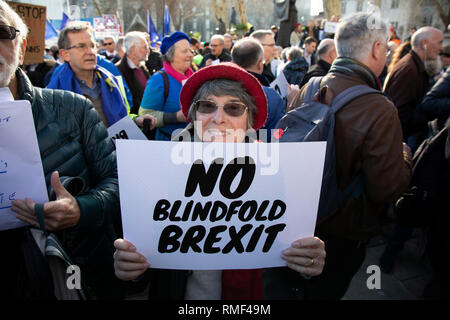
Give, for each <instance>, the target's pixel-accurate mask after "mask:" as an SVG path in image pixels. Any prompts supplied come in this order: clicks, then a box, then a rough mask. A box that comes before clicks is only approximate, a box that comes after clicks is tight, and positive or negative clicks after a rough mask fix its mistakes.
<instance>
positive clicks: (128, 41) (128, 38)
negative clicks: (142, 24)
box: [123, 31, 147, 53]
mask: <svg viewBox="0 0 450 320" xmlns="http://www.w3.org/2000/svg"><path fill="white" fill-rule="evenodd" d="M140 40H142V41H144V42H145V43H146V42H147V39H146V38H145V34H144V33H143V32H140V31H131V32H128V33H127V34H126V35H125V38H124V40H123V46H124V48H125V52H126V53H130V50H131V47H133V46H135V45H139V44H140Z"/></svg>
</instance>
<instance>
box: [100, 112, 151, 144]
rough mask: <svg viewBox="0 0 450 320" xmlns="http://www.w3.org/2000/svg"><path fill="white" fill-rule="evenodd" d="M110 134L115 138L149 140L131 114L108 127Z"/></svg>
mask: <svg viewBox="0 0 450 320" xmlns="http://www.w3.org/2000/svg"><path fill="white" fill-rule="evenodd" d="M108 136H109V137H110V138H111V139H113V140H116V139H129V140H147V137H146V136H145V135H144V134H143V133H142V131H141V130H140V129H139V128H138V126H137V125H136V124H135V123H134V121H133V120H131V118H130V117H129V116H125V117H123V118H122V119H120V120H119V121H117V122H116V123H114V124H113V125H112V126H110V127H109V128H108Z"/></svg>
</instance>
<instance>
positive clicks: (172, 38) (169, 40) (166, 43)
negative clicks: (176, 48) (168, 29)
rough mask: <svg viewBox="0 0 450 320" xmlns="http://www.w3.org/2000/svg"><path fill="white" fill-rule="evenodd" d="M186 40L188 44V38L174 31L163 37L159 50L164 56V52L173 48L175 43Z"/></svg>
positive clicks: (184, 34)
mask: <svg viewBox="0 0 450 320" xmlns="http://www.w3.org/2000/svg"><path fill="white" fill-rule="evenodd" d="M183 39H184V40H187V41H188V42H190V38H189V36H188V35H187V34H186V33H184V32H181V31H175V32H174V33H172V34H171V35H169V36H165V37H164V39H163V40H162V42H161V47H160V48H159V50H160V51H161V53H162V54H166V52H167V51H168V50H169V49H170V47H171V46H173V45H174V44H175V43H177V42H178V41H180V40H183Z"/></svg>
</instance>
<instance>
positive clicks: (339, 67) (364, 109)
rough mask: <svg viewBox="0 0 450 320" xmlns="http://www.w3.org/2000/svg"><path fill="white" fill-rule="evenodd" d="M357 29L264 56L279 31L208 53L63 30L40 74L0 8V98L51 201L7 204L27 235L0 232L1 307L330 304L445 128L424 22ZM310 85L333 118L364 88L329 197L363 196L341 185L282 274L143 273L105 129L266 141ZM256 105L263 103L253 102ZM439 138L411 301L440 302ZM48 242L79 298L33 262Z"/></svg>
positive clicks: (350, 21)
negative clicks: (131, 301)
mask: <svg viewBox="0 0 450 320" xmlns="http://www.w3.org/2000/svg"><path fill="white" fill-rule="evenodd" d="M370 19H374V17H373V16H372V15H370V14H363V13H360V14H355V15H353V16H351V17H349V18H347V19H341V20H339V19H338V18H337V17H333V19H332V21H333V22H339V25H338V28H337V30H336V33H335V34H329V33H325V32H324V31H323V23H321V22H313V21H310V22H308V24H307V25H306V26H303V25H302V24H301V23H297V24H295V26H293V30H292V33H291V36H290V41H291V43H290V45H291V46H290V47H287V48H281V47H278V46H277V45H276V37H277V31H278V28H277V27H276V26H272V27H271V28H270V29H268V30H252V32H249V33H248V34H247V35H246V36H245V37H242V38H241V39H237V37H236V35H231V34H225V35H220V34H216V35H213V36H212V37H211V38H210V39H206V40H207V41H206V42H201V41H199V39H195V38H192V37H189V36H188V35H186V34H185V33H183V32H181V31H176V32H174V33H172V34H170V35H168V36H166V37H164V39H162V42H161V43H159V44H158V46H157V47H155V46H152V43H151V41H150V37H149V35H148V34H147V33H145V32H139V31H131V32H129V33H127V34H125V35H124V36H123V37H120V38H119V39H116V38H114V37H106V38H104V39H99V40H98V41H97V40H96V39H95V38H94V33H93V30H92V28H91V27H90V26H88V25H86V24H84V23H81V22H71V23H70V24H69V25H68V26H66V27H65V28H64V29H63V30H62V31H61V32H60V34H59V39H58V45H57V46H54V47H52V48H50V49H49V50H48V52H47V53H46V56H45V60H44V62H43V63H41V64H38V65H33V66H23V65H22V62H23V59H24V53H25V48H26V39H27V32H28V28H27V26H26V25H25V24H24V23H23V21H22V20H21V19H20V17H19V16H18V15H17V14H16V13H15V12H14V11H13V10H12V9H11V8H10V7H9V6H8V4H6V2H4V1H3V0H0V28H1V30H0V35H1V38H0V58H1V60H0V75H1V79H0V88H3V87H8V88H9V90H10V91H11V94H12V96H13V97H14V99H16V100H28V101H30V103H31V106H32V113H33V118H34V123H35V128H36V133H37V139H38V144H39V148H40V152H41V157H42V163H43V168H44V175H45V179H46V184H47V186H48V188H49V194H53V197H50V201H49V202H48V203H45V204H44V205H41V204H36V203H34V202H33V201H32V200H30V199H17V200H14V201H13V203H12V210H13V211H14V212H16V213H17V217H18V218H19V219H20V220H22V221H24V222H27V223H29V224H30V227H24V228H16V229H11V230H6V231H0V243H1V247H2V250H1V256H2V257H1V259H0V281H1V282H2V284H3V285H2V289H1V290H0V296H2V297H3V296H4V297H6V298H11V297H13V298H16V299H55V298H56V299H79V298H86V297H88V298H95V299H123V298H125V297H126V296H127V294H129V293H130V292H134V291H135V290H136V288H138V289H139V290H142V289H143V288H144V287H146V286H148V285H149V286H150V291H149V298H156V299H158V298H159V299H164V298H167V299H169V298H172V299H262V298H269V299H298V298H300V299H311V300H315V299H322V300H323V299H325V300H335V299H341V298H342V297H343V296H344V294H345V292H346V291H347V289H348V287H349V284H350V282H351V280H352V279H353V277H354V275H355V274H356V272H357V271H358V269H359V268H360V267H361V265H362V263H363V261H364V258H365V254H366V246H367V244H368V242H369V240H370V239H371V238H372V237H373V236H375V235H376V234H378V233H379V232H380V227H381V224H382V223H383V221H384V219H386V216H387V215H388V212H390V209H392V208H394V207H395V204H396V202H397V200H399V199H400V198H401V197H404V194H405V192H407V191H408V189H409V188H410V187H411V186H412V182H414V170H413V169H414V164H415V162H414V161H415V158H413V155H414V153H415V152H419V151H420V150H421V146H422V145H423V143H424V141H425V142H426V141H427V140H428V139H430V137H433V133H434V134H436V133H437V132H440V131H443V130H444V131H445V130H447V131H448V130H450V129H449V122H450V120H449V116H450V83H449V81H450V78H449V69H448V67H449V65H450V46H448V45H447V46H444V45H443V42H444V34H443V32H442V31H441V30H438V29H436V28H433V27H430V26H424V27H421V28H418V29H414V30H413V32H412V34H411V36H410V38H408V39H405V41H404V42H402V41H401V40H400V39H399V38H398V36H397V34H396V33H395V29H393V28H392V27H390V26H389V25H387V24H386V23H384V22H383V21H382V20H381V19H379V17H375V19H379V21H377V22H378V24H377V25H378V27H377V28H376V29H374V28H369V27H368V26H369V21H372V20H370ZM281 75H284V77H285V79H286V81H287V91H288V94H287V96H286V97H284V98H283V97H281V96H280V94H279V92H277V91H275V90H274V89H273V88H271V83H272V82H273V81H275V80H276V79H277V78H278V77H280V76H281ZM317 77H322V78H320V80H317V79H318V78H317ZM316 80H317V81H319V82H318V83H319V90H318V91H317V93H316V94H315V95H314V101H318V102H321V103H324V104H327V105H330V106H331V105H332V103H333V99H334V98H335V97H337V96H338V95H339V94H340V93H342V92H344V91H348V90H350V89H351V88H355V87H361V86H362V87H369V88H371V89H373V94H366V95H363V96H359V97H357V98H355V99H354V100H352V101H350V102H349V103H348V104H347V105H346V106H345V107H343V109H342V110H340V111H338V112H337V113H336V119H335V131H334V134H335V140H336V141H335V144H336V171H337V177H338V181H337V183H338V187H339V188H340V189H342V190H344V189H345V190H347V189H349V188H354V186H355V181H356V182H357V181H362V182H361V184H362V187H361V190H360V193H359V194H358V195H356V196H355V192H353V191H354V190H353V189H352V190H351V191H352V192H353V193H350V195H347V196H346V197H345V199H344V200H343V201H342V202H341V203H340V205H339V207H338V209H337V210H336V211H335V212H333V213H332V214H331V215H330V216H329V217H328V218H327V219H326V220H325V221H323V222H321V223H320V224H319V225H317V227H316V230H315V235H314V237H309V238H304V239H299V240H298V241H296V242H294V243H293V244H292V246H291V247H290V248H288V249H287V250H286V251H284V252H283V259H285V260H286V261H287V267H286V268H267V269H265V270H262V269H258V270H247V271H245V272H244V271H243V270H226V271H220V270H216V271H213V272H196V271H183V272H181V271H171V270H162V269H148V267H149V266H150V265H151V261H146V259H145V257H144V256H143V255H141V254H140V253H139V252H137V251H136V248H135V247H134V245H133V244H132V243H130V242H128V241H127V240H126V239H122V238H123V234H122V225H121V212H120V205H119V195H118V180H117V168H116V158H115V151H114V150H115V147H114V144H113V142H112V141H111V140H110V139H108V134H107V130H106V129H107V128H108V127H110V126H112V125H113V124H114V123H116V122H117V121H119V120H121V119H122V118H123V117H126V116H129V117H130V118H131V119H132V120H133V121H134V122H135V123H136V125H137V126H138V127H140V128H141V129H143V130H146V129H148V130H149V132H147V133H146V134H148V135H147V137H148V138H149V139H153V140H162V141H170V140H173V138H174V137H173V136H172V133H173V132H174V131H175V130H176V129H185V130H188V131H189V130H190V131H192V132H194V133H195V132H196V131H195V130H196V129H195V128H194V127H193V123H192V122H193V120H194V119H197V120H199V121H200V122H201V124H202V126H205V128H217V123H218V121H222V122H223V126H224V128H227V129H228V128H231V129H233V128H236V127H242V128H243V129H244V130H247V129H249V128H253V129H255V130H258V129H276V128H277V123H278V121H280V119H282V118H283V116H284V115H285V114H286V113H288V112H289V111H291V110H295V109H297V108H299V107H301V106H302V104H303V103H304V102H306V101H307V96H308V94H309V90H311V89H310V88H311V87H312V86H313V83H314V81H316ZM250 83H251V85H250ZM55 89H60V90H55ZM261 96H264V97H265V99H263V100H258V99H260V98H258V97H261ZM229 97H234V99H231V100H230V98H229ZM311 97H312V96H311ZM236 100H239V102H236ZM230 101H231V102H230ZM230 104H232V105H231V106H230ZM219 107H220V108H219ZM219 118H220V119H219ZM146 124H147V125H146ZM146 126H147V127H146ZM145 127H146V128H145ZM211 132H212V131H211ZM214 132H215V134H217V131H214ZM447 134H448V133H447ZM219 138H220V137H219V136H218V135H216V136H201V137H200V140H201V141H218V139H219ZM272 138H273V137H272ZM270 139H271V137H268V142H270ZM449 139H450V138H447V141H446V145H444V147H443V148H442V150H441V153H440V160H442V161H443V162H444V163H445V164H446V166H445V165H444V167H443V169H440V170H442V171H440V172H439V179H440V180H439V185H438V189H439V196H438V197H434V198H432V199H434V200H433V201H434V202H433V206H432V208H433V212H423V213H422V214H423V215H428V217H427V221H428V223H427V224H426V226H421V227H422V228H423V229H424V230H425V232H426V234H427V237H428V242H427V245H428V247H427V254H428V255H429V256H430V260H431V261H432V265H433V267H434V270H433V271H434V273H433V276H434V278H433V281H432V283H431V284H430V285H429V286H428V287H427V288H429V287H432V288H433V290H428V291H426V292H424V297H425V298H437V299H441V298H448V297H449V295H448V292H449V290H448V289H450V285H449V283H448V277H447V276H446V275H445V272H446V268H445V266H446V264H445V263H447V262H444V261H446V256H445V253H446V252H448V250H449V241H448V238H447V237H446V233H447V232H448V228H449V227H450V222H449V220H448V217H447V215H446V214H448V212H450V205H449V199H450V190H449V186H450V173H449V167H450V145H449V144H450V142H449ZM241 141H242V139H241V138H238V137H236V139H235V142H241ZM422 148H423V147H422ZM75 176H76V177H80V178H81V179H82V180H83V181H84V189H83V191H82V192H81V193H79V194H73V193H71V192H69V191H68V190H67V185H64V179H63V177H75ZM155 183H157V182H155ZM394 218H398V219H397V220H396V227H395V228H394V230H393V232H392V235H391V236H390V239H389V242H388V244H387V246H386V250H385V252H384V253H383V255H382V256H381V260H380V266H381V268H382V270H383V271H384V272H390V271H391V270H392V268H393V267H394V265H395V259H396V256H397V255H398V253H399V252H400V251H401V250H402V248H403V244H404V242H405V241H406V240H408V239H410V238H411V234H412V230H413V228H414V227H413V226H411V224H409V223H408V216H407V215H406V216H405V215H402V216H401V217H400V216H399V217H395V216H394ZM405 221H406V222H405ZM49 232H50V235H49ZM50 238H51V239H53V238H54V240H55V243H56V244H52V246H55V247H58V246H60V247H61V251H62V252H64V255H63V256H64V258H65V260H66V261H65V262H66V263H69V264H76V265H78V266H80V268H82V270H83V277H85V278H84V287H83V290H81V291H79V292H78V293H77V294H74V292H71V291H70V290H67V288H66V287H65V281H63V280H61V277H58V274H59V275H60V276H61V273H60V270H61V261H57V259H51V258H49V257H48V256H46V252H47V251H46V249H47V248H46V244H45V243H48V241H49V239H50ZM42 239H44V240H42ZM42 243H44V244H42ZM55 250H56V249H55ZM65 254H67V256H65ZM63 260H64V259H63ZM30 266H32V267H31V268H30ZM58 270H59V271H58ZM58 272H59V273H58ZM133 290H134V291H133Z"/></svg>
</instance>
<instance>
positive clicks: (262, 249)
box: [116, 140, 326, 270]
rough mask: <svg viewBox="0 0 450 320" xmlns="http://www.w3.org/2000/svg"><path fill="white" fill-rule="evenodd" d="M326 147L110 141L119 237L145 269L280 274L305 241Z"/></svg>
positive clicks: (313, 215)
mask: <svg viewBox="0 0 450 320" xmlns="http://www.w3.org/2000/svg"><path fill="white" fill-rule="evenodd" d="M325 145H326V143H324V142H308V143H285V144H278V143H271V144H270V143H201V142H193V143H190V142H162V141H138V140H117V141H116V147H117V165H118V176H119V190H120V203H121V212H122V223H123V232H124V238H125V239H126V240H128V241H131V242H132V243H133V244H134V245H135V246H136V248H137V250H138V251H139V252H140V253H142V254H143V255H144V256H145V257H146V258H147V260H148V261H149V262H150V265H151V268H164V269H185V270H216V269H221V270H223V269H253V268H265V267H277V266H285V265H286V263H285V261H284V260H282V259H281V252H282V251H283V250H284V249H286V248H288V247H289V246H290V245H291V243H292V242H294V241H295V240H298V239H300V238H303V237H308V236H312V235H313V234H314V229H315V224H316V215H317V209H318V202H319V195H320V188H321V181H322V172H323V163H324V155H325Z"/></svg>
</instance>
